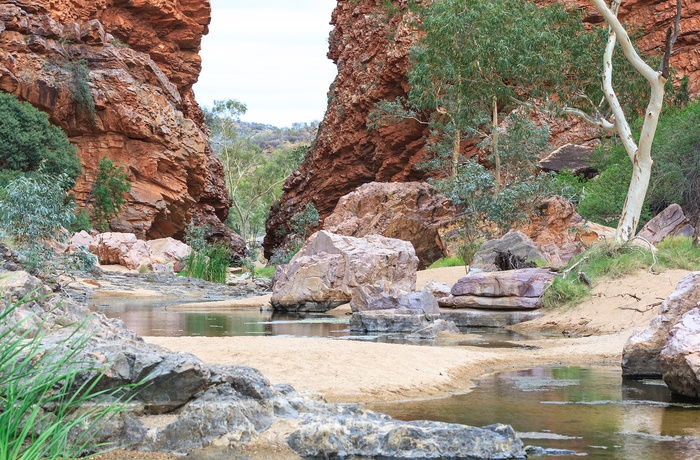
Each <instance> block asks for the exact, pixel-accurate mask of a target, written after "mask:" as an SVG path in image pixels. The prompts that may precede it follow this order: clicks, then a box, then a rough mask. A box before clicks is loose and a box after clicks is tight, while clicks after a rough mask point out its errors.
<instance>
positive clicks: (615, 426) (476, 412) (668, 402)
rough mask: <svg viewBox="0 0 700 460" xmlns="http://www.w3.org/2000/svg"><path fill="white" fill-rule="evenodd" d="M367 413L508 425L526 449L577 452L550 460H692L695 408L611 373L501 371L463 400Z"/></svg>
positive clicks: (658, 388)
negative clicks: (516, 433)
mask: <svg viewBox="0 0 700 460" xmlns="http://www.w3.org/2000/svg"><path fill="white" fill-rule="evenodd" d="M367 407H368V408H370V409H373V410H376V411H380V412H385V413H387V414H389V415H391V416H393V417H395V418H398V419H401V420H422V419H427V420H436V421H443V422H451V423H463V424H467V425H473V426H483V425H490V424H492V423H508V424H510V425H512V426H513V428H514V429H515V430H516V431H517V432H518V433H519V434H520V436H521V438H522V439H523V442H524V443H525V444H526V445H534V446H540V447H545V448H554V449H566V450H571V451H575V452H577V453H578V455H566V456H561V457H556V458H580V457H581V456H584V455H585V456H587V457H588V458H595V459H633V460H646V459H650V460H651V459H653V460H657V459H658V460H671V459H674V460H679V459H700V405H697V404H688V403H683V402H677V401H672V399H671V395H670V393H669V391H668V388H667V387H666V385H665V384H664V383H663V382H662V381H659V380H644V381H623V380H622V377H621V373H620V370H619V369H617V368H610V367H567V368H535V369H530V370H524V371H512V372H501V373H498V374H494V375H490V376H487V377H484V378H482V379H480V380H479V382H478V386H477V387H476V388H475V389H474V391H472V392H470V393H468V394H464V395H458V396H452V397H449V398H445V399H438V400H426V401H411V402H410V403H391V404H371V405H367ZM529 458H545V457H541V456H536V455H533V456H530V457H529ZM547 458H552V457H547Z"/></svg>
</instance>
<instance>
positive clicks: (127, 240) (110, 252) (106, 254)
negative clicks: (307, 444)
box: [89, 232, 151, 270]
mask: <svg viewBox="0 0 700 460" xmlns="http://www.w3.org/2000/svg"><path fill="white" fill-rule="evenodd" d="M89 249H90V252H92V253H93V254H95V255H96V256H97V258H98V260H99V261H100V263H101V264H118V265H123V266H125V267H126V268H129V269H131V270H136V269H138V268H139V267H140V266H141V265H144V264H147V263H150V261H151V252H150V250H149V248H148V244H147V243H146V242H145V241H143V240H139V239H138V238H136V235H134V234H133V233H116V232H107V233H100V234H99V235H97V237H95V239H94V240H93V243H92V245H90V248H89Z"/></svg>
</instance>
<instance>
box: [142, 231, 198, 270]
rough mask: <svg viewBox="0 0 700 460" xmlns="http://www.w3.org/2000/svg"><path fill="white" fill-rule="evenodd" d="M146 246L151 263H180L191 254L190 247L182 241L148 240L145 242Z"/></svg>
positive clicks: (169, 239) (168, 239) (172, 239)
mask: <svg viewBox="0 0 700 460" xmlns="http://www.w3.org/2000/svg"><path fill="white" fill-rule="evenodd" d="M146 244H148V251H149V252H150V254H151V262H153V263H159V264H167V263H174V262H180V261H181V260H182V259H184V258H185V257H187V256H189V255H190V253H191V252H192V248H191V247H189V246H188V245H186V244H185V243H183V242H182V241H178V240H176V239H174V238H170V237H167V238H158V239H156V240H149V241H146Z"/></svg>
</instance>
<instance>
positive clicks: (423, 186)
mask: <svg viewBox="0 0 700 460" xmlns="http://www.w3.org/2000/svg"><path fill="white" fill-rule="evenodd" d="M455 214H456V210H455V208H454V207H453V206H452V204H451V203H450V200H449V199H448V198H447V197H445V196H444V195H441V194H439V193H438V192H437V190H436V189H435V188H434V187H433V186H431V185H430V184H427V183H425V182H407V183H386V182H371V183H369V184H364V185H362V186H360V187H358V188H357V189H356V190H355V191H354V192H351V193H348V194H347V195H345V196H343V197H342V198H341V199H340V201H338V204H337V205H336V206H335V210H334V211H333V213H332V214H331V215H330V216H328V217H326V219H325V220H324V223H323V228H324V229H325V230H328V231H330V232H332V233H337V234H339V235H347V236H355V237H358V238H361V237H364V236H367V235H382V236H386V237H388V238H396V239H399V240H404V241H410V242H411V244H413V247H414V249H415V250H416V255H417V256H418V260H419V265H420V268H424V267H426V266H428V265H430V264H432V263H433V262H435V261H436V260H438V259H440V258H441V257H444V256H445V255H446V252H445V244H444V243H443V241H442V238H441V237H440V232H439V230H440V229H441V228H442V227H443V226H445V225H446V224H447V223H448V222H451V221H452V220H454V216H455Z"/></svg>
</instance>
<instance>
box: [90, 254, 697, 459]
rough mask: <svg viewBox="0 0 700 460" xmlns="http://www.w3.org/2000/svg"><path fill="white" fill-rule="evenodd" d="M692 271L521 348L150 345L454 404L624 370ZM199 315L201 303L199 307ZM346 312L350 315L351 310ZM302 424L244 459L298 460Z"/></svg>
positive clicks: (539, 324) (600, 306) (644, 281)
mask: <svg viewBox="0 0 700 460" xmlns="http://www.w3.org/2000/svg"><path fill="white" fill-rule="evenodd" d="M687 273H688V272H686V271H682V270H673V271H668V272H664V273H662V274H660V275H653V274H650V273H645V272H642V273H638V274H636V275H632V276H627V277H625V278H623V279H619V280H614V281H609V282H605V283H601V284H600V285H598V286H596V287H595V289H594V291H593V297H592V298H591V299H590V300H589V301H587V302H585V303H583V304H582V305H579V306H578V307H575V308H572V309H569V310H567V311H561V310H557V311H550V312H546V314H545V316H544V317H542V318H540V319H538V320H536V321H532V322H528V323H523V324H521V325H519V326H517V327H516V329H517V330H518V331H520V332H523V333H526V334H527V333H534V332H547V333H549V334H550V336H549V337H548V338H539V339H533V340H528V341H526V342H518V345H520V347H519V348H488V349H487V348H477V347H465V346H454V345H451V344H454V343H456V338H455V337H453V336H448V337H444V338H443V342H444V344H445V345H444V346H413V345H394V344H383V343H365V342H357V341H349V340H338V339H336V340H330V339H311V338H309V339H304V338H284V337H225V338H202V337H147V338H146V340H147V341H148V342H151V343H157V344H159V345H162V346H165V347H167V348H169V349H171V350H173V351H182V352H188V353H193V354H195V355H196V356H198V357H199V358H201V359H202V360H204V361H206V362H209V363H220V364H243V365H249V366H252V367H255V368H258V369H260V370H261V371H262V372H263V373H264V374H265V375H266V376H267V377H268V378H269V379H270V381H271V382H272V383H290V384H292V385H293V386H294V387H295V388H297V389H298V390H306V391H314V392H318V393H320V394H321V395H323V396H324V397H325V398H326V399H327V400H328V401H334V402H362V401H367V402H369V401H398V400H410V399H416V398H432V397H441V396H447V395H449V394H453V393H462V392H466V391H469V389H470V388H471V386H472V384H473V382H474V381H475V380H476V379H477V378H479V377H481V376H483V375H485V374H488V373H491V372H497V371H501V370H507V369H515V368H531V367H536V366H543V365H582V364H609V365H612V366H618V365H619V363H620V357H621V353H622V348H623V346H624V343H625V342H626V340H627V338H628V337H629V336H630V334H631V333H632V332H633V331H635V330H638V329H641V328H644V327H646V326H647V324H648V323H649V320H650V319H651V318H652V317H653V316H654V315H655V314H656V311H657V310H658V306H659V304H660V302H661V301H662V300H663V299H664V298H665V297H667V296H668V295H669V294H670V293H671V292H672V291H673V289H674V287H675V286H676V284H677V283H678V281H680V279H681V278H683V276H685V275H686V274H687ZM463 275H464V268H462V267H454V268H444V269H437V270H427V271H423V272H420V273H419V274H418V286H422V285H423V284H424V283H426V282H427V281H428V280H429V279H433V280H435V281H439V282H445V283H448V284H452V283H454V282H455V281H457V280H458V279H459V278H460V277H461V276H463ZM266 302H269V298H254V299H248V300H245V301H234V302H233V303H231V302H222V303H219V304H215V305H212V304H208V305H206V306H204V305H203V306H202V308H206V309H207V310H209V309H212V307H215V308H214V309H215V310H217V311H225V310H230V309H240V308H259V306H260V305H261V303H262V304H265V303H266ZM190 307H192V305H190ZM338 314H344V312H343V310H342V309H341V311H340V312H338ZM292 430H293V426H285V425H284V424H276V425H275V426H274V428H273V429H270V430H268V431H266V432H265V433H262V434H261V435H260V436H259V438H258V439H256V440H255V442H253V443H251V444H249V445H247V446H246V448H245V449H244V451H243V455H244V458H246V459H249V460H262V459H270V458H275V459H278V460H287V459H289V460H292V459H294V460H298V459H299V457H298V456H296V455H295V454H294V453H293V452H292V451H291V449H289V447H288V446H287V444H286V442H285V437H286V436H287V435H288V434H289V433H290V432H291V431H292ZM221 455H223V456H217V454H216V453H211V452H204V453H201V454H199V453H197V452H195V453H192V454H191V455H189V456H188V458H192V459H193V460H196V459H207V460H212V459H219V458H230V456H229V455H230V454H229V453H222V454H221ZM98 458H99V459H100V460H122V459H126V458H128V459H130V460H137V459H138V460H166V459H167V460H172V459H175V458H176V457H174V456H172V455H170V454H164V453H146V452H123V451H116V452H112V453H109V454H106V455H103V456H100V457H98Z"/></svg>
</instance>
